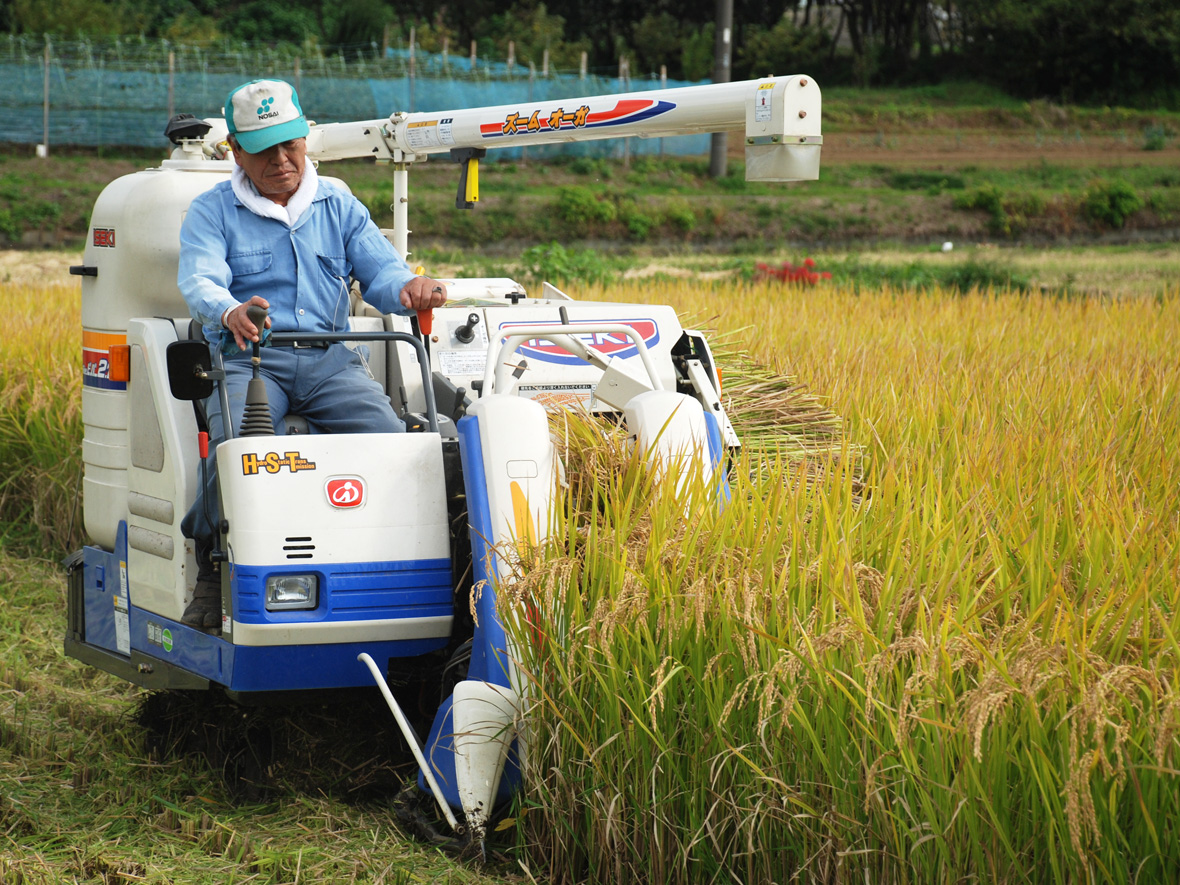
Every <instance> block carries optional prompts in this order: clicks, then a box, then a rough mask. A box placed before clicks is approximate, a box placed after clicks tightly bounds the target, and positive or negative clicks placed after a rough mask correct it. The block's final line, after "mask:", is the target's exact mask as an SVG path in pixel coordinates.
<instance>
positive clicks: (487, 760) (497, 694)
mask: <svg viewBox="0 0 1180 885" xmlns="http://www.w3.org/2000/svg"><path fill="white" fill-rule="evenodd" d="M519 716H520V696H519V695H518V694H517V693H516V692H515V691H513V690H512V689H510V688H505V687H504V686H502V685H493V684H492V683H490V682H482V681H479V680H475V679H466V680H464V681H462V682H460V683H459V684H458V685H456V686H455V691H454V695H453V702H452V705H451V722H452V724H453V726H454V741H455V786H456V789H457V790H458V792H459V799H460V802H461V803H462V805H463V814H464V815H465V816H466V818H467V825H468V827H469V831H470V833H471V838H472V839H473V840H482V839H483V837H484V831H485V830H486V828H487V823H488V819H489V818H490V817H491V814H492V811H493V805H494V804H495V797H496V791H497V790H498V789H499V787H500V778H501V776H502V775H503V773H504V765H505V762H506V760H507V759H508V751H509V749H510V748H511V747H512V743H513V741H514V740H516V737H517V730H518V729H517V721H518V719H519Z"/></svg>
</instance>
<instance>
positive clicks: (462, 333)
mask: <svg viewBox="0 0 1180 885" xmlns="http://www.w3.org/2000/svg"><path fill="white" fill-rule="evenodd" d="M478 325H479V314H477V313H469V314H467V322H466V323H464V324H463V325H462V326H460V327H459V328H458V329H456V330H455V338H456V339H457V340H458V341H459V343H460V344H470V343H471V342H472V341H474V340H475V327H476V326H478Z"/></svg>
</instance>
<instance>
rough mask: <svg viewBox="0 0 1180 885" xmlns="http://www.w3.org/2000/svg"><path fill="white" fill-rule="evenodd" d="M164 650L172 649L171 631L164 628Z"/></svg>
mask: <svg viewBox="0 0 1180 885" xmlns="http://www.w3.org/2000/svg"><path fill="white" fill-rule="evenodd" d="M164 651H172V631H171V630H169V629H167V628H165V629H164Z"/></svg>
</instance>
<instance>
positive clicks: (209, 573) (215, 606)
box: [180, 543, 221, 634]
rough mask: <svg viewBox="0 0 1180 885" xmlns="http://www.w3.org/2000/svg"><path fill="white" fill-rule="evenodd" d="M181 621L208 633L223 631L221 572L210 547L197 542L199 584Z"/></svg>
mask: <svg viewBox="0 0 1180 885" xmlns="http://www.w3.org/2000/svg"><path fill="white" fill-rule="evenodd" d="M180 623H182V624H184V625H185V626H187V627H194V628H196V629H197V630H204V631H205V632H206V633H214V634H217V633H220V632H221V572H220V570H219V569H218V567H217V565H216V564H215V563H214V562H213V559H212V558H211V557H210V555H209V548H208V547H206V546H204V545H203V544H200V543H198V544H197V586H196V588H195V589H194V590H193V598H192V601H191V602H189V604H188V606H187V607H186V608H185V610H184V614H183V615H181V617H180Z"/></svg>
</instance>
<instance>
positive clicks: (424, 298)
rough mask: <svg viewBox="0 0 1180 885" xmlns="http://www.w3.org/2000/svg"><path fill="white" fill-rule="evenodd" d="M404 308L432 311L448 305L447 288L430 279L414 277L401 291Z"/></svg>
mask: <svg viewBox="0 0 1180 885" xmlns="http://www.w3.org/2000/svg"><path fill="white" fill-rule="evenodd" d="M401 302H402V307H408V308H412V309H413V310H431V309H432V308H435V307H442V306H443V305H444V304H446V303H447V287H446V286H445V285H443V284H442V283H440V282H439V281H438V280H432V279H431V278H430V277H414V278H413V279H412V280H410V281H409V282H408V283H406V284H405V286H403V287H402V291H401Z"/></svg>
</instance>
